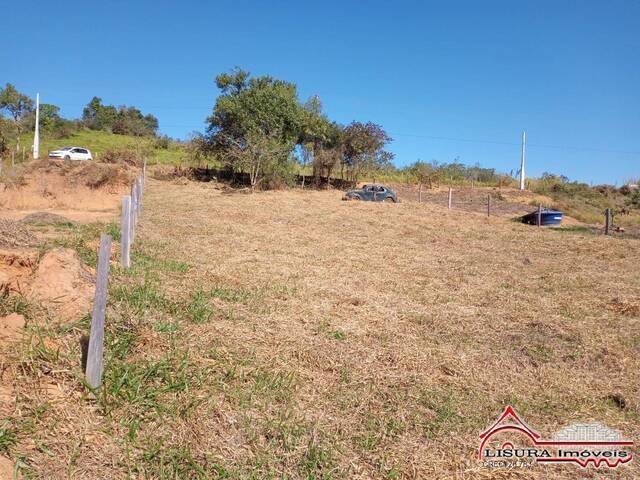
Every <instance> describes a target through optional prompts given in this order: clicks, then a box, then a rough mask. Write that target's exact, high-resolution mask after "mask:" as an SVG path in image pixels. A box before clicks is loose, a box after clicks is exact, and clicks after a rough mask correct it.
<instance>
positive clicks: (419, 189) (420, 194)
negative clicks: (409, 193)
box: [418, 182, 422, 203]
mask: <svg viewBox="0 0 640 480" xmlns="http://www.w3.org/2000/svg"><path fill="white" fill-rule="evenodd" d="M418 203H422V182H420V186H419V187H418Z"/></svg>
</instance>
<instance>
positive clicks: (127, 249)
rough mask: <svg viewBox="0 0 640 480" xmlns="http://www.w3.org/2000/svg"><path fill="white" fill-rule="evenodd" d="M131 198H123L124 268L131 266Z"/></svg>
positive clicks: (121, 248)
mask: <svg viewBox="0 0 640 480" xmlns="http://www.w3.org/2000/svg"><path fill="white" fill-rule="evenodd" d="M130 215H131V197H130V196H129V195H125V196H123V197H122V218H121V219H120V263H121V264H122V266H123V267H126V268H129V267H130V266H131V219H130V218H129V217H130Z"/></svg>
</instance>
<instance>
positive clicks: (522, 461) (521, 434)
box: [478, 406, 634, 469]
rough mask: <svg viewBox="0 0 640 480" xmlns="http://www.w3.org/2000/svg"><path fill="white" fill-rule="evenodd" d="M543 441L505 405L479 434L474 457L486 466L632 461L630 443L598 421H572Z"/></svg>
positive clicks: (597, 465) (590, 464)
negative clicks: (477, 449)
mask: <svg viewBox="0 0 640 480" xmlns="http://www.w3.org/2000/svg"><path fill="white" fill-rule="evenodd" d="M551 438H552V439H551V440H543V439H542V437H541V436H540V434H538V433H537V432H536V431H535V430H534V429H533V428H531V427H530V426H529V425H527V424H526V423H525V422H524V421H523V420H522V419H521V418H520V416H519V415H518V414H517V413H516V411H515V410H514V409H513V407H511V406H508V407H507V408H506V409H505V410H504V412H503V413H502V415H501V416H500V417H499V418H498V420H497V421H496V422H495V423H494V424H493V425H492V426H490V427H489V428H488V429H487V430H485V431H484V432H482V433H481V434H480V440H481V442H480V449H479V451H478V459H479V460H480V462H481V463H482V464H483V465H484V466H487V467H509V468H513V467H532V466H533V465H535V464H545V463H556V464H561V463H568V464H575V465H578V466H580V467H582V468H588V467H593V468H603V469H604V468H616V467H618V466H620V465H624V464H628V463H629V462H631V461H632V460H633V457H634V453H633V451H632V447H633V445H634V444H633V442H632V441H630V440H627V439H625V438H624V437H623V435H622V434H621V433H620V432H618V431H616V430H614V429H612V428H609V427H607V426H606V425H603V424H601V423H576V424H573V425H569V426H567V427H564V428H562V429H560V430H559V431H557V432H556V433H555V434H553V435H552V437H551Z"/></svg>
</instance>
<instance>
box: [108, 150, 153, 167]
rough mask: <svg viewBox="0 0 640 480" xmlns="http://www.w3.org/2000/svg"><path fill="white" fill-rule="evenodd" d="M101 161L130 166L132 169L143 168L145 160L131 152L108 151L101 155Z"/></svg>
mask: <svg viewBox="0 0 640 480" xmlns="http://www.w3.org/2000/svg"><path fill="white" fill-rule="evenodd" d="M100 161H101V162H103V163H115V164H119V165H130V166H132V167H141V166H142V163H143V160H142V159H141V158H140V157H139V156H138V155H137V154H136V153H135V152H132V151H131V150H107V151H106V152H104V153H103V154H102V155H100Z"/></svg>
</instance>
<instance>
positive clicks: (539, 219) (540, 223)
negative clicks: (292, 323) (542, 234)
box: [537, 203, 542, 227]
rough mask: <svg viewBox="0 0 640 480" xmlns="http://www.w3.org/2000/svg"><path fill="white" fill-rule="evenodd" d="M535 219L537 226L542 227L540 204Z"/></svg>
mask: <svg viewBox="0 0 640 480" xmlns="http://www.w3.org/2000/svg"><path fill="white" fill-rule="evenodd" d="M537 217H538V221H537V224H538V226H539V227H540V226H542V204H541V203H539V204H538V215H537Z"/></svg>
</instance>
